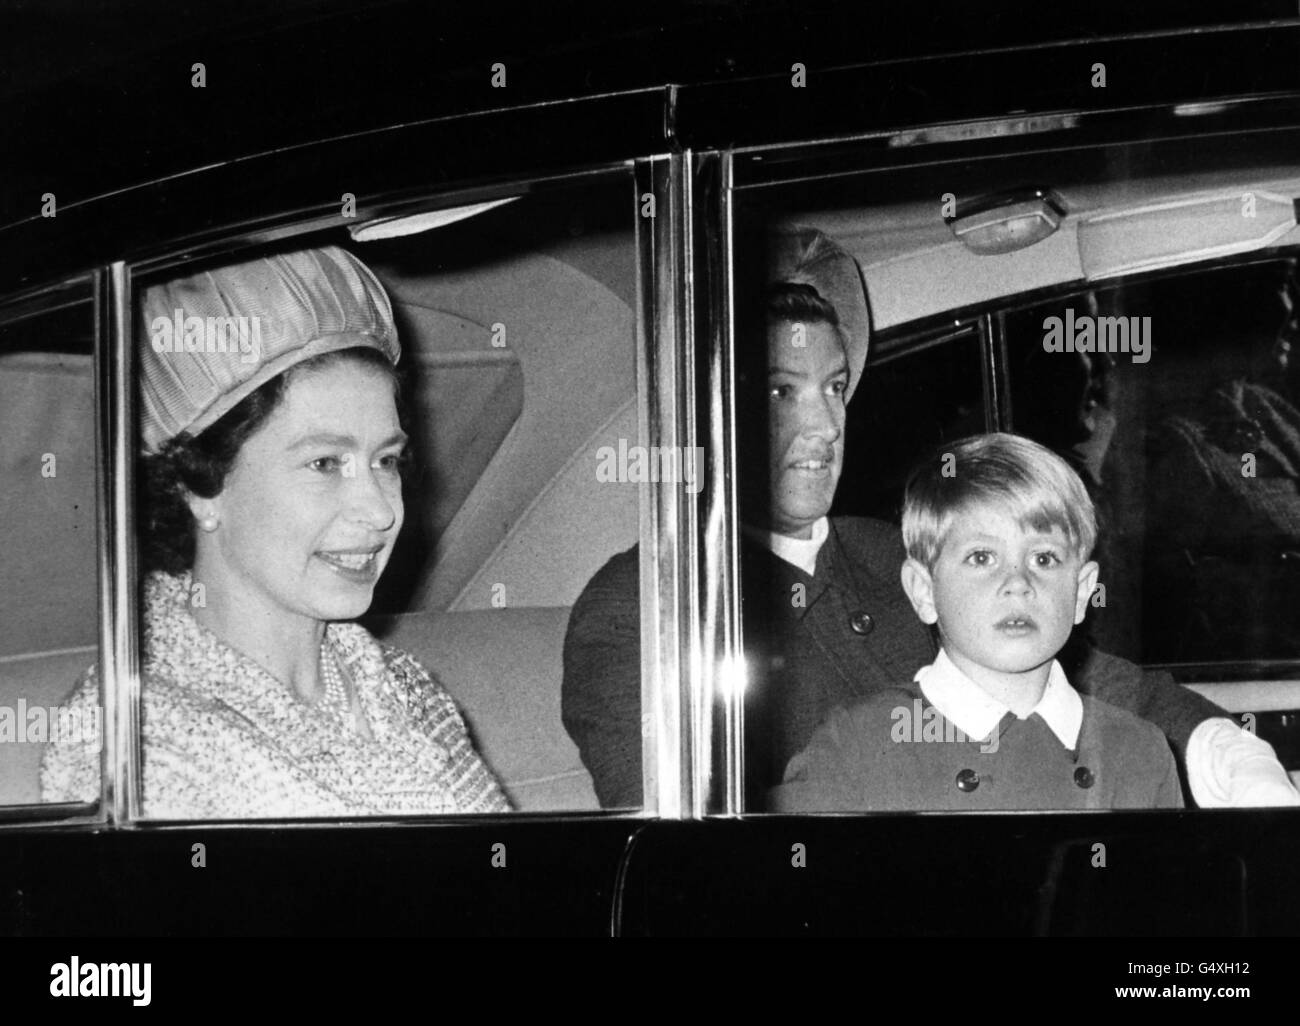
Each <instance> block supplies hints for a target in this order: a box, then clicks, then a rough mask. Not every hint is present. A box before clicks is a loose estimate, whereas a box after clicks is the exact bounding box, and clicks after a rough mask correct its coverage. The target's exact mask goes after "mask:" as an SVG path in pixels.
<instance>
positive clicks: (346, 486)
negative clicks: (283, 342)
mask: <svg viewBox="0 0 1300 1026" xmlns="http://www.w3.org/2000/svg"><path fill="white" fill-rule="evenodd" d="M291 373H292V377H291V378H290V380H289V382H288V384H287V386H286V388H285V390H284V394H283V396H282V397H281V400H280V403H279V405H278V406H277V407H276V408H275V410H274V411H273V412H272V413H271V414H270V415H269V416H268V417H267V419H266V422H265V423H264V424H262V426H261V427H260V428H258V430H257V431H255V432H254V433H253V434H252V435H251V436H249V438H248V439H247V440H246V441H245V442H244V445H243V447H242V448H241V449H240V451H239V455H238V457H237V458H236V460H235V464H234V467H233V468H232V469H231V472H230V474H229V475H228V476H227V478H226V481H225V486H224V487H223V489H222V491H221V493H220V494H219V495H217V496H216V497H215V498H213V499H197V498H195V499H192V500H191V503H190V505H191V509H192V510H193V511H194V513H195V516H196V517H198V518H200V519H202V517H203V516H205V515H206V514H208V513H209V512H210V513H213V514H215V515H216V517H217V520H218V526H217V529H216V530H215V531H212V532H208V531H203V530H200V531H198V532H197V533H198V536H199V541H198V558H197V560H196V563H195V576H196V579H198V580H203V579H204V578H206V579H207V580H206V581H204V583H206V584H207V586H208V587H209V588H213V587H219V588H221V589H222V590H223V592H224V595H223V603H238V605H239V606H242V607H243V611H244V612H245V613H246V614H248V615H255V616H269V617H272V618H279V617H281V616H284V615H288V616H290V617H293V616H297V617H303V618H307V619H312V620H346V619H351V618H353V617H356V616H359V615H361V614H362V613H364V612H365V611H366V609H367V608H368V607H369V606H370V602H371V598H372V595H373V592H374V586H375V583H376V582H377V581H378V580H379V575H380V574H381V573H383V570H384V567H385V566H386V565H387V563H388V558H389V556H390V555H391V554H392V550H393V544H394V542H395V541H396V540H397V534H398V532H399V531H400V530H401V527H402V516H403V507H402V483H401V477H400V461H401V457H402V454H403V451H404V449H405V446H406V441H407V438H406V435H405V434H404V433H403V431H402V429H401V427H400V426H399V424H398V417H397V406H396V403H395V401H394V397H393V381H392V377H391V376H390V375H389V374H387V373H385V371H384V370H383V369H381V368H378V367H374V366H372V365H368V364H366V363H363V362H360V361H358V360H354V359H351V358H348V357H343V358H339V359H335V360H332V361H330V362H329V363H327V364H325V365H324V366H322V367H318V368H303V369H301V370H298V371H296V372H291Z"/></svg>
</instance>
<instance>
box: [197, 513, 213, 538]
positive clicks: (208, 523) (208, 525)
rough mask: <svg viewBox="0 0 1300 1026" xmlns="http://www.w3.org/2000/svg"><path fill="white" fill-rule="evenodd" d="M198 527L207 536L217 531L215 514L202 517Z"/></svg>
mask: <svg viewBox="0 0 1300 1026" xmlns="http://www.w3.org/2000/svg"><path fill="white" fill-rule="evenodd" d="M199 526H200V527H201V528H203V530H205V531H207V532H208V534H211V533H212V532H213V531H215V530H216V529H217V517H216V514H214V513H209V514H208V515H207V516H206V517H204V518H203V519H202V520H200V521H199Z"/></svg>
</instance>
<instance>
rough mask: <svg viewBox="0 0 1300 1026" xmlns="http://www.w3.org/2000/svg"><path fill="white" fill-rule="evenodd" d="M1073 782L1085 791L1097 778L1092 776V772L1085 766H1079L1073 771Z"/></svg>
mask: <svg viewBox="0 0 1300 1026" xmlns="http://www.w3.org/2000/svg"><path fill="white" fill-rule="evenodd" d="M1074 782H1075V783H1076V784H1078V785H1079V786H1080V787H1082V788H1083V789H1084V790H1085V791H1086V790H1087V789H1088V788H1090V787H1092V785H1093V784H1095V783H1096V782H1097V778H1096V777H1094V776H1093V775H1092V770H1090V769H1088V767H1087V766H1080V767H1079V768H1078V769H1077V770H1075V771H1074Z"/></svg>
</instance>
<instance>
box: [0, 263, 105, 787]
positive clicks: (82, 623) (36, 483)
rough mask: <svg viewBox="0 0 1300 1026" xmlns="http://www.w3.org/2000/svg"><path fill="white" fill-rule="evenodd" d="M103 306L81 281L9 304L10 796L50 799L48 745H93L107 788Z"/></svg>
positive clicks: (6, 646)
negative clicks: (101, 541) (100, 440)
mask: <svg viewBox="0 0 1300 1026" xmlns="http://www.w3.org/2000/svg"><path fill="white" fill-rule="evenodd" d="M93 352H94V309H93V305H92V302H91V295H90V288H89V286H88V285H87V284H86V283H84V282H82V283H74V284H73V285H71V286H70V287H67V288H64V289H60V290H57V291H56V292H55V293H53V294H49V295H47V296H44V297H41V298H40V299H37V300H35V301H32V302H30V303H27V304H25V305H23V306H21V307H18V308H9V309H0V480H3V482H4V485H3V488H0V530H2V531H3V533H4V537H5V539H6V544H5V546H4V550H3V552H0V578H3V580H4V582H5V584H4V588H3V589H0V805H11V806H12V805H28V804H34V803H37V802H40V801H41V795H42V792H41V786H40V779H39V768H40V762H41V757H42V754H43V753H44V752H45V751H46V750H47V748H50V747H64V746H70V745H78V746H79V745H82V744H85V745H86V747H87V749H88V750H89V751H90V752H91V753H92V757H91V758H89V759H88V760H87V762H86V765H85V771H84V776H83V779H82V783H83V784H84V787H85V791H86V795H85V797H86V800H87V801H92V802H93V801H95V800H97V798H98V795H99V786H100V785H99V761H98V752H99V750H100V741H101V739H102V734H101V728H102V705H101V703H100V699H99V688H98V686H97V685H94V686H92V687H91V688H90V690H89V691H88V693H87V695H86V700H85V701H81V702H73V701H70V696H71V694H72V693H73V691H74V686H75V685H76V684H77V682H78V679H79V678H80V677H81V676H82V675H83V674H84V673H85V671H86V670H87V667H89V666H90V665H91V664H93V663H95V662H96V652H97V645H98V615H97V609H98V602H97V596H98V583H97V582H98V559H97V556H96V548H95V536H96V493H95V405H94V374H93V365H94V357H93Z"/></svg>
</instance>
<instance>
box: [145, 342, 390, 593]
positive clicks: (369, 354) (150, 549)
mask: <svg viewBox="0 0 1300 1026" xmlns="http://www.w3.org/2000/svg"><path fill="white" fill-rule="evenodd" d="M341 360H354V361H356V362H357V363H361V364H365V365H368V366H371V367H375V368H377V369H380V370H383V371H384V372H385V373H387V374H388V375H389V376H390V377H391V379H392V382H393V397H394V399H395V400H397V413H398V418H399V420H405V416H404V410H403V406H402V402H401V388H400V378H399V376H398V372H397V369H396V368H395V367H394V366H393V365H392V364H391V363H389V362H388V359H387V357H385V356H384V355H383V353H381V352H379V350H377V349H370V348H366V347H363V346H358V347H354V348H351V349H337V350H335V351H334V352H330V353H322V354H321V355H320V356H313V357H312V358H311V359H308V360H303V361H302V362H301V363H297V364H294V365H293V366H292V367H290V368H289V369H288V370H286V371H285V372H284V373H283V374H277V375H276V376H275V377H273V378H272V379H271V380H270V381H268V382H267V383H266V384H264V385H262V386H261V387H260V388H258V389H257V390H256V391H255V392H252V393H250V394H249V395H248V396H247V397H245V398H244V399H242V400H240V402H239V403H238V404H237V405H236V406H234V407H232V408H231V409H230V410H229V411H228V412H227V413H225V414H224V415H223V416H222V417H221V418H220V419H219V420H217V421H216V422H215V423H213V424H212V425H211V426H209V427H208V428H206V429H205V430H203V431H201V432H200V433H199V434H197V435H191V434H189V433H188V432H181V433H180V434H179V435H177V436H176V437H175V438H172V439H170V440H169V441H168V442H166V443H165V444H164V445H163V447H162V449H161V450H159V451H158V452H157V453H155V454H153V455H149V456H145V457H144V459H143V460H142V472H141V474H140V482H141V487H140V494H139V500H140V501H139V509H140V513H141V516H140V542H141V555H142V558H143V562H144V569H145V571H146V572H148V571H150V570H163V571H165V572H167V573H170V574H178V573H183V572H184V571H186V570H189V569H190V568H191V567H192V566H193V565H194V543H195V533H194V532H195V523H194V516H193V514H192V513H191V512H190V507H189V504H188V503H187V502H186V494H187V493H188V494H191V495H197V496H199V497H200V498H203V499H210V498H212V497H213V496H216V495H219V494H220V493H221V490H222V489H223V488H224V487H225V484H226V477H227V476H228V475H229V474H230V471H231V469H232V468H233V467H234V465H235V459H236V458H237V457H238V456H239V451H240V449H242V448H243V447H244V443H245V442H246V441H248V439H249V438H250V437H251V436H252V435H253V434H254V433H255V432H256V431H257V430H258V429H259V428H261V427H262V425H263V424H265V423H266V421H267V419H268V418H269V417H270V416H271V414H272V413H274V412H275V410H276V408H277V407H279V405H280V403H281V402H282V401H283V400H284V394H285V391H286V390H287V388H288V386H289V382H290V381H291V380H292V378H293V376H294V375H295V374H298V373H301V372H302V371H306V370H320V369H322V368H325V367H328V366H330V365H331V364H334V363H337V362H339V361H341Z"/></svg>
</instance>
